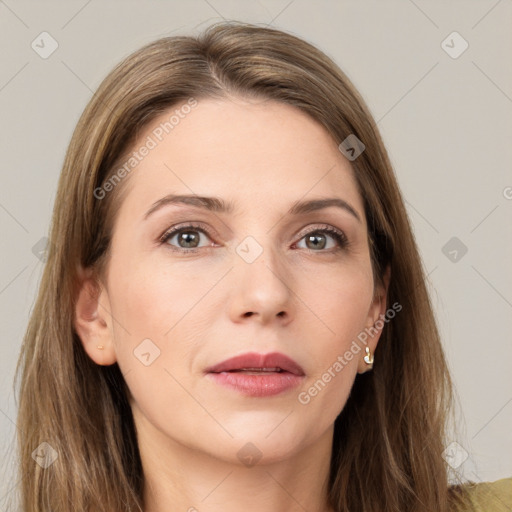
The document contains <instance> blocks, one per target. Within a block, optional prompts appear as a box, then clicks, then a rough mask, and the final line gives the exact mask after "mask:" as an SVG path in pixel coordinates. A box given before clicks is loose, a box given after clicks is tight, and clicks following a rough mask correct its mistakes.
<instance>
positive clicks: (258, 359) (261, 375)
mask: <svg viewBox="0 0 512 512" xmlns="http://www.w3.org/2000/svg"><path fill="white" fill-rule="evenodd" d="M263 368H267V369H276V370H274V371H266V372H265V371H263ZM243 369H247V370H245V371H240V370H243ZM251 369H254V370H251ZM258 369H261V370H260V371H258ZM205 372H206V373H207V374H208V376H209V378H211V379H213V380H214V381H215V382H217V383H218V384H221V385H224V386H227V387H230V388H232V389H235V390H236V391H239V392H240V393H242V394H244V395H248V396H259V397H263V396H271V395H277V394H279V393H282V392H284V391H286V390H288V389H291V388H294V387H296V386H298V385H299V384H300V383H301V382H302V380H303V378H304V370H303V369H302V368H301V367H300V365H299V364H298V363H296V362H295V361H294V360H293V359H290V358H289V357H287V356H285V355H284V354H280V353H278V352H272V353H271V354H258V353H255V352H251V353H247V354H242V355H240V356H236V357H232V358H230V359H227V360H225V361H223V362H221V363H219V364H216V365H214V366H211V367H209V368H207V369H206V371H205Z"/></svg>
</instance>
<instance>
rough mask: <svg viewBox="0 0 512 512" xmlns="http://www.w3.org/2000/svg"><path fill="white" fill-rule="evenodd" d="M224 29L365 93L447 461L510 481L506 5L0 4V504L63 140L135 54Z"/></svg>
mask: <svg viewBox="0 0 512 512" xmlns="http://www.w3.org/2000/svg"><path fill="white" fill-rule="evenodd" d="M222 18H226V19H237V20H243V21H249V22H252V23H257V24H270V25H272V26H274V27H276V28H281V29H284V30H287V31H291V32H292V33H295V34H296V35H298V36H300V37H303V38H305V39H307V40H308V41H310V42H312V43H313V44H315V45H317V46H318V47H320V48H321V49H322V50H323V51H324V52H326V53H327V54H328V55H329V56H330V57H332V58H333V59H334V60H335V61H336V62H337V63H338V64H339V65H340V67H341V68H342V69H343V70H344V71H345V72H346V73H347V75H348V76H349V77H350V78H351V79H352V81H353V82H354V83H355V85H356V87H358V89H359V90H360V91H361V93H362V94H363V96H364V98H365V99H366V101H367V103H368V105H369V106H370V109H371V110H372V112H373V114H374V116H375V119H376V120H377V121H378V126H379V128H380V130H381V132H382V134H383V137H384V141H385V143H386V145H387V148H388V150H389V153H390V156H391V159H392V163H393V164H394V167H395V171H396V174H397V177H398V180H399V184H400V187H401V189H402V192H403V195H404V197H405V199H406V201H407V203H406V204H407V208H408V213H409V215H410V219H411V222H412V223H413V227H414V231H415V235H416V238H417V241H418V244H419V246H420V250H421V254H422V258H423V261H424V266H425V269H426V270H427V272H428V273H429V279H430V282H429V287H430V291H431V294H432V300H433V302H434V306H435V308H436V313H437V318H438V321H439V325H440V328H441V332H442V336H443V343H444V346H445V349H446V352H447V355H448V358H449V362H450V366H451V369H452V372H453V378H454V381H455V385H456V389H457V392H458V395H459V399H460V407H459V409H458V420H459V421H458V427H459V432H458V433H455V432H454V433H453V435H452V437H451V438H450V439H448V442H447V445H449V444H450V443H453V442H455V443H456V444H452V445H451V446H450V448H449V449H448V451H447V452H446V457H447V459H448V460H449V462H450V464H451V465H452V466H453V468H454V472H455V473H457V474H459V475H462V476H463V477H464V478H468V479H472V480H475V481H485V480H496V479H499V478H502V477H506V476H512V436H511V425H512V372H511V371H510V361H511V360H512V343H511V334H510V332H511V329H512V314H511V313H512V291H511V290H512V271H511V262H512V237H511V234H512V233H511V229H510V226H511V220H512V188H511V187H512V172H511V162H512V144H511V141H512V115H511V114H512V67H511V62H512V31H511V27H512V1H511V0H499V1H496V0H480V1H477V0H473V1H471V2H468V1H453V0H452V1H446V0H443V1H432V0H428V1H427V0H414V1H413V0H396V1H389V0H386V1H383V0H379V1H369V0H364V1H362V0H357V1H347V0H343V1H336V2H335V1H328V0H324V1H315V2H312V1H310V2H308V1H305V0H292V1H290V0H273V1H272V0H254V1H245V2H243V1H238V2H236V1H235V0H194V1H188V2H178V1H146V2H142V1H123V2H121V1H112V0H111V1H102V2H100V1H99V0H90V1H86V0H85V1H60V2H36V1H33V2H28V1H15V0H3V1H2V0H0V42H1V48H2V52H1V59H2V65H1V67H0V112H1V120H2V122H1V126H0V130H1V132H0V150H1V164H0V169H1V177H0V223H1V237H0V243H1V253H2V266H1V269H0V304H1V315H2V318H1V328H2V338H1V340H2V342H1V345H0V413H1V414H0V439H1V445H0V460H5V462H4V464H3V468H4V473H5V475H3V476H2V482H3V484H2V485H3V487H0V503H3V500H4V499H6V496H8V495H9V493H10V492H11V489H12V485H13V482H11V481H10V475H11V474H12V470H13V467H14V464H15V459H14V444H13V440H14V435H15V429H16V423H15V422H16V405H15V402H14V397H13V392H12V380H13V375H14V368H15V364H16V361H17V357H18V351H19V348H20V345H21V340H22V336H23V333H24V330H25V328H26V323H27V320H28V316H29V313H30V310H31V308H32V306H33V302H34V298H35V294H36V290H37V286H38V282H39V279H40V277H41V272H42V269H43V263H42V261H41V260H40V259H39V258H38V257H37V256H36V255H35V254H34V252H33V247H34V246H36V247H37V244H38V242H39V241H40V240H41V238H43V237H44V236H46V234H47V231H48V226H49V220H50V214H51V209H52V206H53V201H54V198H55V192H56V185H57V180H58V176H59V173H60V168H61V165H62V162H63V157H64V152H65V150H66V147H67V144H68V142H69V139H70V137H71V133H72V130H73V128H74V126H75V124H76V122H77V120H78V117H79V115H80V113H81V111H82V110H83V108H84V107H85V105H86V103H87V102H88V100H89V99H90V98H91V96H92V94H93V92H94V90H95V89H96V87H97V86H98V85H99V84H100V82H101V80H102V79H103V78H104V76H105V75H106V74H107V73H108V72H109V71H110V70H111V69H112V67H113V66H114V65H115V64H116V63H117V62H118V61H119V60H121V59H122V58H123V57H124V56H126V55H127V54H128V53H130V52H131V51H133V50H135V49H136V48H138V47H140V46H141V45H142V44H145V43H146V42H149V41H151V40H154V39H156V38H158V37H161V36H166V35H171V34H180V33H183V34H188V33H196V32H198V31H200V30H201V29H203V28H204V27H206V26H207V25H209V24H211V23H212V22H214V21H218V20H220V19H222ZM43 31H46V32H48V33H49V34H51V36H52V37H53V38H54V39H55V40H56V41H57V43H58V48H57V50H56V51H55V52H54V53H53V54H51V55H50V56H49V57H48V58H46V59H43V58H41V56H40V55H39V54H38V53H36V51H34V49H33V48H32V47H31V44H32V42H33V41H35V43H37V42H38V41H39V44H40V45H41V43H40V39H41V36H39V35H40V34H41V32H43ZM454 31H456V32H458V33H459V34H460V36H461V37H462V38H463V39H464V40H465V41H467V43H468V44H469V46H468V48H467V49H466V51H464V52H463V53H462V54H460V55H458V56H457V58H453V57H452V56H450V55H449V54H448V53H447V51H445V49H446V50H448V51H449V52H451V53H452V55H453V53H454V52H455V53H459V52H460V50H461V49H463V41H462V39H460V38H459V36H457V35H455V36H450V37H448V36H449V35H450V34H451V33H452V32H454ZM447 37H448V39H447ZM445 40H446V41H445ZM46 41H47V44H46V45H45V48H47V49H48V48H49V45H48V40H46ZM443 41H445V43H443ZM450 47H451V48H450ZM453 237H456V238H457V240H455V241H452V242H450V244H449V245H448V246H446V244H447V243H448V242H449V240H450V239H452V238H453ZM39 243H40V242H39ZM453 244H455V245H453ZM461 244H464V245H465V246H466V247H467V253H466V254H464V255H462V252H461V251H460V248H461V247H462V245H461ZM443 248H444V249H443ZM453 249H455V250H457V251H458V252H457V256H458V258H457V261H452V259H453V255H454V253H452V254H451V255H450V251H452V250H453ZM36 252H37V251H36ZM34 448H35V447H34ZM14 484H15V483H14Z"/></svg>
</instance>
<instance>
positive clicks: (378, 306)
mask: <svg viewBox="0 0 512 512" xmlns="http://www.w3.org/2000/svg"><path fill="white" fill-rule="evenodd" d="M390 279H391V267H390V266H389V265H388V266H387V267H386V270H385V272H384V275H383V276H382V281H383V282H384V284H380V283H379V284H378V285H377V287H376V289H375V293H374V297H373V301H372V303H371V305H370V309H369V311H368V317H367V323H366V332H367V333H368V337H367V338H366V344H364V343H361V348H362V350H361V352H360V356H359V361H358V364H357V373H365V372H367V371H368V370H371V368H372V365H369V364H367V363H366V361H365V360H364V358H365V356H366V355H367V353H366V347H368V348H369V350H370V355H371V356H373V354H374V353H375V349H376V348H377V343H378V342H379V338H380V335H381V334H382V329H383V328H384V326H385V322H384V318H385V316H386V307H387V300H386V298H387V295H388V288H389V281H390ZM379 319H380V320H381V321H380V322H378V323H377V321H378V320H379ZM376 323H377V325H376Z"/></svg>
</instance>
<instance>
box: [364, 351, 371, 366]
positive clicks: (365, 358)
mask: <svg viewBox="0 0 512 512" xmlns="http://www.w3.org/2000/svg"><path fill="white" fill-rule="evenodd" d="M364 362H365V363H366V364H367V365H369V366H372V365H373V356H372V354H371V353H370V349H369V348H368V347H366V355H365V356H364Z"/></svg>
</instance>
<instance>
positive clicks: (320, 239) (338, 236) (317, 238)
mask: <svg viewBox="0 0 512 512" xmlns="http://www.w3.org/2000/svg"><path fill="white" fill-rule="evenodd" d="M326 236H327V237H330V238H331V239H334V240H335V241H336V243H337V244H338V249H341V248H343V247H345V246H346V245H347V243H348V241H347V238H346V237H345V235H344V234H343V233H342V232H341V231H338V230H335V229H332V228H324V229H315V230H314V231H310V232H309V233H307V234H306V235H304V236H303V237H302V238H301V240H304V239H305V240H306V246H307V247H306V248H307V249H310V250H313V251H316V249H318V248H320V249H332V247H326V243H327V242H326V241H325V239H326ZM308 244H309V245H308ZM335 245H336V244H335Z"/></svg>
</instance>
